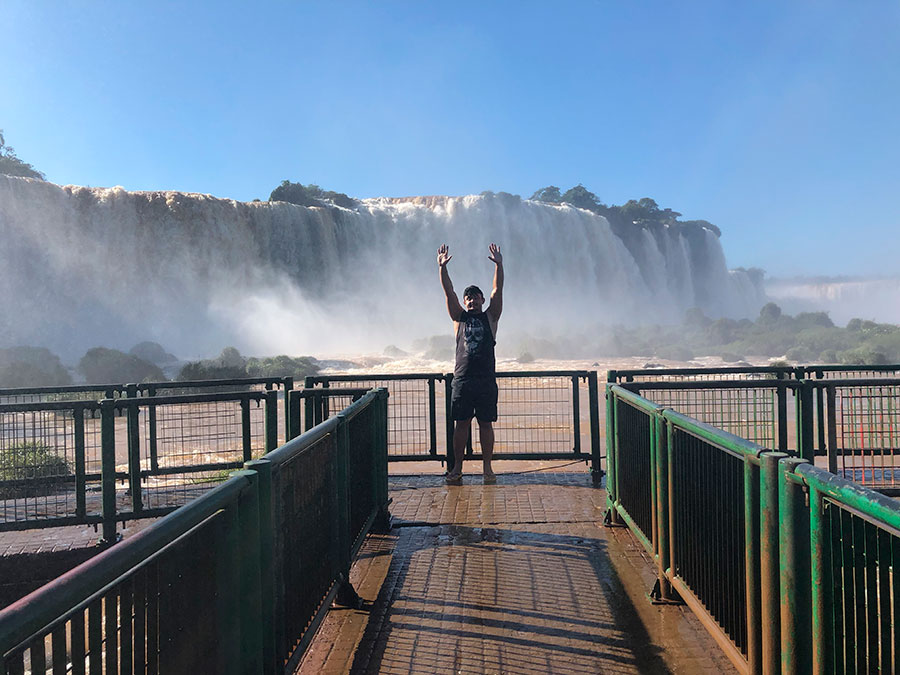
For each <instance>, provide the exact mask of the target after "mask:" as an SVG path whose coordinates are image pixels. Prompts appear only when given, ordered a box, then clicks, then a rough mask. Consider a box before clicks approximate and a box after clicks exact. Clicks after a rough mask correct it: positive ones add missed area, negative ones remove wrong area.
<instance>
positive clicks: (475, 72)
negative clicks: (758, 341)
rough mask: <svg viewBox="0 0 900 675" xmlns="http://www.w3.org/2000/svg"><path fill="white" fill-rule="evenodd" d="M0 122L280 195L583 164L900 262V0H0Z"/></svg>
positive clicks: (487, 181) (718, 219) (819, 269)
mask: <svg viewBox="0 0 900 675" xmlns="http://www.w3.org/2000/svg"><path fill="white" fill-rule="evenodd" d="M0 25H2V26H3V27H4V28H3V35H4V38H3V40H0V128H2V129H3V130H4V131H5V134H6V139H7V142H8V143H9V144H10V145H12V146H14V147H15V149H16V151H17V153H18V155H19V156H20V157H22V158H23V159H25V160H26V161H29V162H31V163H32V164H34V165H35V166H36V167H37V168H38V169H40V170H42V171H43V172H44V173H46V175H47V178H48V180H51V181H53V182H57V183H63V184H68V183H73V184H80V185H92V186H109V185H122V186H124V187H125V188H127V189H129V190H156V189H165V190H183V191H190V192H205V193H211V194H214V195H216V196H220V197H231V198H234V199H242V200H249V199H253V198H262V199H265V198H267V197H268V194H269V193H270V192H271V190H272V189H273V188H274V187H275V186H276V185H278V183H280V182H281V180H283V179H285V178H287V179H290V180H292V181H299V182H303V183H313V182H314V183H317V184H319V185H321V186H322V187H324V188H327V189H332V190H338V191H341V192H346V193H348V194H350V195H352V196H356V197H373V196H405V195H417V194H456V195H458V194H468V193H477V192H481V191H482V190H494V191H500V190H505V191H508V192H513V193H517V194H521V195H523V196H526V197H527V196H529V195H530V194H531V193H532V192H533V191H534V190H536V189H538V188H540V187H543V186H546V185H550V184H553V185H557V186H560V187H561V188H563V189H566V188H568V187H570V186H572V185H574V184H577V183H583V184H584V185H585V186H586V187H588V188H589V189H590V190H592V191H594V192H595V193H597V195H598V196H599V197H600V198H601V200H603V201H604V202H606V203H613V204H621V203H623V202H624V201H626V200H628V199H631V198H640V197H644V196H650V197H653V198H654V199H656V201H657V202H659V204H660V205H661V206H667V207H671V208H673V209H675V210H677V211H680V212H682V213H683V214H684V217H685V218H704V219H707V220H710V221H712V222H714V223H716V224H717V225H719V226H720V227H721V229H722V230H723V237H722V242H723V245H724V247H725V253H726V256H727V259H728V262H729V264H730V265H732V266H738V265H743V266H759V267H763V268H765V269H766V270H768V271H769V273H770V274H772V275H791V274H816V275H818V274H822V275H837V274H857V275H859V274H865V275H870V274H886V275H895V274H897V261H898V260H900V227H898V225H900V211H898V209H897V200H898V196H900V3H898V2H896V1H895V0H891V1H879V0H872V1H869V2H861V3H847V2H830V1H827V0H826V1H823V2H806V1H803V0H798V1H796V2H740V3H739V2H721V1H720V0H719V1H715V2H690V1H686V2H682V3H671V2H613V1H594V2H576V1H571V2H563V3H550V2H529V1H525V0H521V1H517V2H484V1H482V2H452V3H450V2H444V3H438V2H422V1H421V0H419V1H418V2H390V1H382V2H375V1H373V0H368V1H367V2H299V1H293V2H264V3H245V2H215V3H213V2H190V3H175V2H159V1H157V2H137V1H134V2H49V1H44V0H4V1H3V2H2V3H0Z"/></svg>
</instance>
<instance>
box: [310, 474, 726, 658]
mask: <svg viewBox="0 0 900 675" xmlns="http://www.w3.org/2000/svg"><path fill="white" fill-rule="evenodd" d="M390 488H391V497H392V499H393V503H392V505H391V513H392V514H393V516H394V525H395V527H394V528H393V529H392V531H391V532H390V533H389V534H387V535H381V536H371V537H370V538H369V540H368V541H367V543H366V545H365V547H364V549H363V551H362V552H361V554H360V556H359V559H358V561H357V562H356V564H355V565H354V568H353V572H352V581H353V583H354V585H355V587H356V588H357V590H358V591H359V593H360V595H361V596H362V597H363V598H364V599H365V600H366V605H365V607H364V608H363V609H362V610H350V609H335V610H333V611H331V612H330V613H329V615H328V617H327V618H326V620H325V623H324V624H323V626H322V628H321V629H320V631H319V633H318V635H317V636H316V639H315V641H314V642H313V645H312V648H311V649H310V651H309V652H308V653H307V655H306V657H305V658H304V661H303V662H302V663H301V666H300V671H299V672H301V673H318V672H326V673H347V672H352V673H366V672H381V673H607V672H608V673H633V672H640V673H666V672H684V673H698V672H714V673H720V672H733V669H732V666H731V665H730V663H729V662H728V660H727V659H726V658H725V656H724V655H723V654H722V653H721V651H720V650H719V648H718V647H717V646H716V645H715V643H714V642H713V640H712V639H711V638H710V637H709V636H708V634H707V633H706V632H705V630H704V629H703V628H702V626H701V625H700V623H699V622H698V621H697V620H696V619H695V618H694V616H693V615H692V614H691V613H690V611H689V610H687V609H686V608H684V607H671V606H670V607H659V606H654V605H652V604H651V603H650V601H649V600H648V599H647V597H646V593H647V591H648V590H649V588H650V587H651V585H652V580H653V572H652V568H651V566H650V563H649V561H648V560H647V559H646V558H645V557H644V554H643V553H642V550H641V549H640V548H639V545H638V544H636V543H635V542H634V541H633V540H632V539H631V535H630V534H629V533H628V532H627V531H626V530H622V529H614V530H611V529H608V528H605V527H604V526H603V524H602V520H603V514H604V503H605V493H604V491H603V490H599V489H594V488H592V487H591V485H590V477H589V475H588V474H587V473H527V474H518V475H507V476H501V478H500V481H499V484H498V485H495V486H483V485H481V481H480V477H479V476H471V477H467V478H466V480H465V483H464V485H463V486H461V487H447V486H445V485H444V484H443V482H442V480H441V478H440V477H439V476H415V477H403V476H392V477H391V479H390Z"/></svg>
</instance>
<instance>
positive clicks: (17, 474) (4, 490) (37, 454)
mask: <svg viewBox="0 0 900 675" xmlns="http://www.w3.org/2000/svg"><path fill="white" fill-rule="evenodd" d="M70 475H72V472H71V470H70V468H69V463H68V462H67V461H66V459H65V457H61V456H60V455H58V454H56V452H55V450H54V449H53V448H51V447H50V446H47V445H44V444H43V443H40V442H38V441H27V442H25V443H20V444H18V445H14V446H12V447H9V448H4V449H0V480H36V479H39V478H65V477H67V476H70ZM56 487H57V486H56V485H54V484H53V483H45V482H40V483H37V482H36V483H35V484H33V485H28V484H25V485H16V486H11V487H0V499H19V498H21V497H39V496H45V495H49V494H52V493H53V491H54V489H55V488H56Z"/></svg>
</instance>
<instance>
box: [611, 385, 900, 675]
mask: <svg viewBox="0 0 900 675" xmlns="http://www.w3.org/2000/svg"><path fill="white" fill-rule="evenodd" d="M798 386H801V387H802V386H803V385H802V384H801V385H798ZM805 391H806V392H807V393H805V394H801V395H799V396H798V401H800V403H798V410H802V411H803V415H804V416H805V418H806V419H808V420H811V417H812V415H811V410H812V396H811V395H810V393H811V389H810V388H809V387H806V388H805ZM607 416H608V421H607V443H608V467H609V473H608V475H607V491H608V497H607V499H608V505H609V512H608V516H607V522H608V523H610V524H624V525H627V526H628V527H629V528H630V529H631V530H632V531H633V532H634V534H635V536H636V538H637V539H638V540H639V541H640V542H641V543H642V544H643V546H644V547H645V549H646V550H647V552H648V554H650V555H651V556H652V557H653V559H654V561H655V564H656V565H657V577H658V579H657V586H656V588H655V589H654V592H653V596H654V597H655V598H656V599H657V600H658V601H660V602H672V601H677V600H679V599H680V600H681V601H683V602H685V603H686V604H687V605H688V606H689V607H690V608H691V609H692V610H693V611H694V612H695V613H696V614H697V615H698V617H699V618H700V619H701V621H702V623H703V624H704V625H705V626H706V628H707V629H708V630H709V632H710V633H711V634H712V636H713V637H714V638H715V639H716V640H717V642H718V643H719V644H720V645H721V646H722V648H723V650H724V651H725V652H726V653H727V654H728V656H729V657H730V658H731V660H732V661H733V662H734V664H735V666H736V667H737V668H738V670H739V671H741V672H752V673H759V672H762V673H782V672H783V673H806V672H816V673H834V672H874V671H877V670H882V671H890V672H894V671H895V670H896V669H897V668H896V666H897V665H898V664H897V660H898V658H900V649H898V645H900V623H898V622H900V600H898V599H900V581H897V579H898V578H900V577H895V575H894V564H895V561H900V505H898V504H897V503H896V502H894V501H893V500H890V499H888V498H887V497H885V496H882V495H880V494H878V493H877V492H874V491H873V490H870V489H867V488H865V487H862V486H860V485H857V484H854V483H852V482H850V481H848V480H846V479H844V478H841V477H839V476H835V475H833V474H831V473H829V472H827V471H825V470H824V469H821V468H817V467H815V466H814V465H813V464H811V463H809V462H807V461H806V460H804V459H801V458H798V457H790V456H788V455H786V454H785V453H781V452H770V451H767V450H766V449H765V448H764V447H761V446H760V445H757V444H755V443H751V442H749V441H747V440H745V439H742V438H739V437H737V436H735V435H733V434H730V433H727V432H725V431H723V430H721V429H717V428H715V427H712V426H710V425H708V424H705V423H703V422H700V421H698V420H695V419H692V418H690V417H688V416H686V415H684V414H681V413H679V412H676V411H674V410H667V409H665V408H663V407H661V406H659V405H657V404H655V403H653V402H652V401H649V400H647V399H644V398H643V397H641V396H639V395H637V394H635V393H634V392H632V391H629V390H628V389H626V388H623V387H620V386H617V385H609V386H608V388H607ZM809 428H810V427H809V425H808V426H807V427H806V428H805V431H804V433H806V434H809Z"/></svg>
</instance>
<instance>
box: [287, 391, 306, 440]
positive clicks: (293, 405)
mask: <svg viewBox="0 0 900 675" xmlns="http://www.w3.org/2000/svg"><path fill="white" fill-rule="evenodd" d="M285 395H286V396H287V397H288V412H287V416H288V420H290V433H288V436H287V439H286V440H288V441H290V440H292V439H294V438H296V437H297V436H299V435H300V433H301V431H303V426H302V425H301V424H300V392H299V391H297V390H295V389H292V390H291V391H289V392H285Z"/></svg>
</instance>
